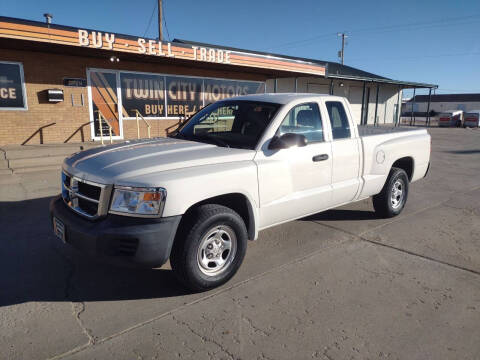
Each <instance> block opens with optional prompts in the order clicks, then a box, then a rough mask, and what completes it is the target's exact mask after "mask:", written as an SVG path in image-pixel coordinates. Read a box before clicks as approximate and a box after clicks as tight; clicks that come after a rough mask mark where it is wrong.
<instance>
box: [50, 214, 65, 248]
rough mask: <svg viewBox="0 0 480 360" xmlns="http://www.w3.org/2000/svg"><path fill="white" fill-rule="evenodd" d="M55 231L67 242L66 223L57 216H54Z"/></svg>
mask: <svg viewBox="0 0 480 360" xmlns="http://www.w3.org/2000/svg"><path fill="white" fill-rule="evenodd" d="M53 232H54V233H55V235H56V236H57V237H58V238H59V239H60V240H62V241H63V242H65V225H64V224H63V221H62V220H60V219H57V218H56V217H53Z"/></svg>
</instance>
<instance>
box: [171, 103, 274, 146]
mask: <svg viewBox="0 0 480 360" xmlns="http://www.w3.org/2000/svg"><path fill="white" fill-rule="evenodd" d="M280 106H281V105H280V104H274V103H265V102H258V101H244V100H230V101H228V100H227V101H221V102H217V103H214V104H211V105H209V106H207V107H205V108H204V109H202V110H200V111H199V112H198V113H197V114H195V115H194V116H192V118H191V119H190V120H189V121H188V122H187V123H186V124H185V125H184V126H182V127H181V128H180V129H179V130H178V131H177V133H176V134H174V135H173V137H176V138H181V139H186V140H192V141H199V142H205V143H210V144H215V145H218V146H224V147H232V148H240V149H254V148H255V146H256V145H257V143H258V141H259V140H260V137H261V136H262V134H263V132H264V131H265V129H266V128H267V126H268V124H269V123H270V121H271V120H272V118H273V117H274V115H275V114H276V112H277V110H278V109H279V107H280Z"/></svg>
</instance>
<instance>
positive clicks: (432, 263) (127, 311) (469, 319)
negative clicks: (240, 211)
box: [0, 129, 480, 359]
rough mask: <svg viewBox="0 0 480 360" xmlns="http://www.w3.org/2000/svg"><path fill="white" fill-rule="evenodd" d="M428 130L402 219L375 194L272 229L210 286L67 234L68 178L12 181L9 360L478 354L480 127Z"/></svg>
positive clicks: (8, 190)
mask: <svg viewBox="0 0 480 360" xmlns="http://www.w3.org/2000/svg"><path fill="white" fill-rule="evenodd" d="M430 132H431V134H432V136H433V154H432V166H431V171H430V174H429V175H428V177H427V178H426V179H425V180H423V181H420V182H418V183H415V184H414V185H412V187H411V192H410V195H409V200H408V204H407V207H406V209H405V211H404V212H403V214H402V215H401V216H399V217H397V218H395V219H390V220H383V219H377V218H376V217H375V214H374V213H373V208H372V204H371V201H369V200H368V201H362V202H359V203H356V204H351V205H348V206H345V207H342V208H340V209H335V210H331V211H328V212H325V213H321V214H317V215H315V216H311V217H309V218H306V219H302V220H298V221H294V222H292V223H289V224H285V225H282V226H279V227H276V228H273V229H269V230H266V231H263V232H261V233H260V238H259V240H258V241H256V242H251V243H250V244H249V247H248V252H247V257H246V259H245V262H244V264H243V266H242V268H241V269H240V271H239V273H238V274H237V276H236V277H235V278H234V279H233V280H231V281H230V282H229V283H228V284H226V285H225V286H223V287H221V288H219V289H215V290H212V291H210V292H207V293H201V294H189V293H186V292H185V291H184V290H183V289H182V288H181V287H179V286H178V285H177V283H176V282H175V279H174V278H173V276H172V274H171V272H170V270H169V268H168V266H165V267H164V268H162V269H157V270H132V269H123V268H114V267H110V266H106V265H102V264H98V263H95V262H93V261H91V260H88V259H85V258H83V257H82V256H79V255H77V254H76V253H75V252H73V251H72V250H70V249H69V248H67V247H65V246H64V245H63V244H62V243H60V242H59V241H57V240H56V239H55V238H54V237H53V236H52V233H51V230H50V224H49V217H48V210H47V206H48V202H49V198H50V197H51V196H52V195H53V194H55V193H56V192H58V186H59V179H58V178H59V176H58V174H52V173H36V174H24V175H18V176H11V177H2V178H0V225H1V227H0V231H1V234H0V239H1V240H0V271H1V274H2V276H1V277H0V334H1V336H0V349H1V355H0V357H1V358H9V359H26V358H33V359H47V358H66V359H137V358H138V359H150V358H158V359H169V358H172V359H176V358H191V359H310V358H319V359H347V358H348V359H350V358H351V359H365V358H386V359H427V358H429V359H478V358H480V341H479V339H480V131H476V130H468V129H431V130H430Z"/></svg>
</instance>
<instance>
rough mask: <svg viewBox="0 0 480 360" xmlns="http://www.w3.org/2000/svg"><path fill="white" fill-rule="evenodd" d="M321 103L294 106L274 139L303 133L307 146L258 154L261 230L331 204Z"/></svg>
mask: <svg viewBox="0 0 480 360" xmlns="http://www.w3.org/2000/svg"><path fill="white" fill-rule="evenodd" d="M323 129H324V123H323V122H322V118H321V116H320V111H319V104H318V103H317V102H308V103H303V104H300V105H296V106H294V107H292V109H291V110H290V111H289V112H288V114H287V115H286V116H285V118H284V119H283V121H282V123H281V125H280V126H279V128H278V130H277V132H276V134H275V136H281V135H283V134H286V133H300V134H302V135H304V136H305V137H306V138H307V141H308V144H307V145H306V146H302V147H291V148H288V149H281V150H278V149H277V150H270V149H268V141H267V143H266V144H264V145H263V147H262V150H260V151H258V152H257V155H256V156H255V162H256V163H257V165H258V182H259V193H260V219H261V220H260V228H265V227H268V226H272V225H275V224H278V223H281V222H283V221H287V220H291V219H294V218H298V217H301V216H305V215H308V214H312V213H315V212H318V211H321V210H323V209H325V208H327V207H329V206H330V204H331V171H332V154H331V147H330V143H328V142H325V138H324V132H323Z"/></svg>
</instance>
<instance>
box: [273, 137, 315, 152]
mask: <svg viewBox="0 0 480 360" xmlns="http://www.w3.org/2000/svg"><path fill="white" fill-rule="evenodd" d="M306 145H307V138H306V137H305V136H304V135H302V134H294V133H286V134H283V135H282V136H275V137H274V138H273V139H272V140H271V141H270V144H269V145H268V148H269V149H270V150H279V149H288V148H290V147H292V146H298V147H301V146H306Z"/></svg>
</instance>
